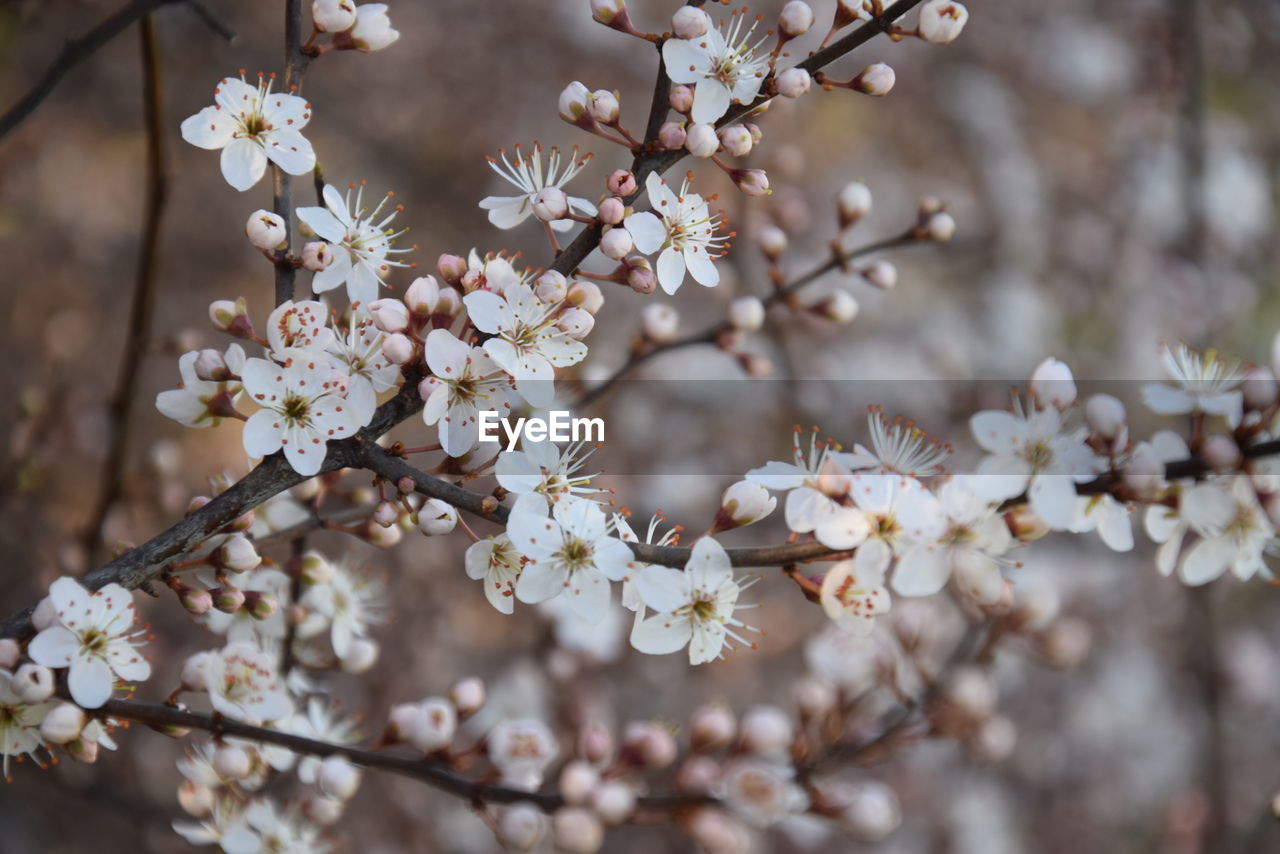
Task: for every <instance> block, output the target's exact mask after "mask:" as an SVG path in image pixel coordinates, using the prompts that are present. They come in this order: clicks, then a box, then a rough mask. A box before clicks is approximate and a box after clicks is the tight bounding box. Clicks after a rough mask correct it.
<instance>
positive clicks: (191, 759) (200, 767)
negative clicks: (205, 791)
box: [177, 741, 271, 812]
mask: <svg viewBox="0 0 1280 854" xmlns="http://www.w3.org/2000/svg"><path fill="white" fill-rule="evenodd" d="M237 746H240V747H243V748H244V750H245V752H246V753H247V754H248V755H249V769H250V770H249V773H248V774H244V775H240V776H237V777H236V778H235V779H232V778H230V777H226V776H224V775H223V774H222V773H220V772H219V771H218V769H217V768H216V767H215V766H214V761H213V759H214V755H215V754H216V753H217V751H218V747H219V744H218V743H217V742H214V741H193V742H191V743H190V744H188V747H187V752H186V754H184V755H183V756H182V758H180V759H179V760H178V762H177V766H178V773H180V774H181V775H182V776H183V777H184V778H186V779H187V780H190V781H191V782H192V783H195V784H196V785H198V786H204V787H206V788H209V789H216V788H219V787H221V786H226V785H229V784H231V783H234V784H235V785H236V786H237V787H239V788H240V789H243V790H244V791H246V792H256V791H257V790H258V789H261V788H262V787H263V786H264V785H265V784H266V782H267V777H268V775H270V773H271V768H270V766H268V765H267V763H266V762H263V761H262V758H261V756H259V755H258V751H257V750H256V749H255V748H254V747H253V745H251V744H249V743H247V742H245V743H243V744H242V743H239V742H237ZM215 812H216V810H215Z"/></svg>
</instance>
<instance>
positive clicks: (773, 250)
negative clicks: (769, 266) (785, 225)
mask: <svg viewBox="0 0 1280 854" xmlns="http://www.w3.org/2000/svg"><path fill="white" fill-rule="evenodd" d="M756 242H757V243H759V244H760V251H761V252H763V253H764V255H765V257H766V258H768V259H769V260H770V261H774V262H776V261H777V260H778V259H779V258H781V257H782V253H784V252H786V251H787V233H786V232H785V231H783V230H782V229H780V228H778V227H777V226H776V225H764V226H761V227H760V230H759V231H757V232H756Z"/></svg>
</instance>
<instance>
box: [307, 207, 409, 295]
mask: <svg viewBox="0 0 1280 854" xmlns="http://www.w3.org/2000/svg"><path fill="white" fill-rule="evenodd" d="M352 189H356V187H355V185H353V186H352V187H351V188H349V189H348V190H347V194H346V196H345V197H343V196H342V195H341V194H340V193H339V192H338V189H337V188H336V187H334V186H333V185H332V184H326V185H325V188H324V191H323V193H322V195H323V197H324V207H301V208H298V219H300V220H302V221H303V222H304V223H306V224H307V225H308V226H309V227H310V228H311V230H312V231H314V232H315V233H316V234H318V235H319V236H320V237H322V238H324V239H325V240H327V241H328V242H329V243H331V244H332V245H333V263H332V264H330V265H329V266H328V267H326V268H324V269H323V270H321V271H320V272H318V273H316V274H315V278H314V279H312V280H311V289H312V290H313V291H315V292H316V293H317V294H322V293H325V292H326V291H331V290H333V289H334V288H336V287H338V286H339V285H346V286H347V297H348V298H349V299H350V300H351V302H352V303H356V302H359V303H363V304H365V305H368V304H369V303H371V302H373V301H374V300H376V299H377V298H378V289H379V287H380V286H381V285H382V284H383V283H384V280H385V278H386V276H387V274H388V273H389V272H390V271H391V268H392V267H407V266H409V265H408V264H407V263H405V262H404V261H396V260H394V259H393V258H392V257H390V256H393V255H396V254H399V253H403V252H410V251H412V250H411V249H394V248H392V245H391V242H392V241H393V240H395V238H397V237H399V236H400V235H401V234H403V233H404V232H403V231H395V230H393V229H391V228H388V225H389V224H390V223H391V221H392V220H393V219H395V218H396V214H397V213H399V212H400V208H399V207H398V206H397V207H395V208H393V209H392V210H391V212H390V213H389V214H387V215H386V216H385V217H383V216H382V209H383V208H384V207H385V206H386V204H387V202H388V201H389V200H390V199H391V194H389V193H388V194H387V195H386V196H384V197H383V198H382V201H380V202H378V204H377V206H376V207H375V208H374V209H373V210H368V209H367V208H365V207H364V183H363V182H361V183H360V185H359V188H358V189H356V193H355V198H354V199H353V198H352V197H351V190H352ZM379 217H382V218H381V219H379Z"/></svg>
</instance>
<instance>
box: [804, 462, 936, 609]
mask: <svg viewBox="0 0 1280 854" xmlns="http://www.w3.org/2000/svg"><path fill="white" fill-rule="evenodd" d="M852 480H853V483H852V486H851V487H850V489H849V497H850V498H852V499H853V503H854V507H853V508H847V507H841V508H839V510H838V511H837V512H836V513H835V514H833V516H832V517H831V519H829V520H828V521H827V522H826V523H825V524H824V526H823V527H821V528H819V529H818V531H817V532H816V533H817V535H818V540H819V542H821V543H823V545H826V546H828V547H830V548H849V546H845V545H843V542H847V540H840V541H835V540H833V539H832V538H833V536H836V534H833V533H832V531H837V530H839V529H838V528H836V527H835V525H836V524H837V523H838V522H839V520H840V518H841V517H843V516H848V515H850V514H852V513H860V514H861V516H862V517H863V519H865V522H864V523H862V524H868V525H869V526H870V532H869V533H868V534H867V536H866V539H865V541H864V542H862V543H861V544H860V545H858V546H857V551H856V552H854V556H853V564H854V569H855V570H856V572H857V574H858V575H859V577H861V578H863V579H866V580H867V583H868V584H870V583H871V579H873V578H874V577H875V574H876V573H880V575H881V576H883V574H884V573H885V572H886V571H887V570H888V568H889V563H890V562H891V561H892V559H893V556H894V555H901V554H904V553H905V552H906V551H908V550H909V549H910V548H911V546H913V545H914V544H916V543H921V542H926V543H927V542H931V541H933V540H936V539H938V537H940V536H942V533H943V531H944V529H945V525H946V522H945V520H944V517H943V514H942V509H941V507H940V506H939V504H938V499H937V498H936V497H935V496H934V494H933V493H932V492H930V491H929V490H927V489H925V488H924V487H923V486H921V484H920V482H919V481H918V480H915V479H914V478H909V477H903V476H901V475H889V474H855V475H853V479H852ZM859 530H860V529H859ZM824 531H825V532H826V533H827V537H826V539H823V537H822V535H823V533H824Z"/></svg>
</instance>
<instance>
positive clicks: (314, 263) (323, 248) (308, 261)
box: [302, 240, 333, 273]
mask: <svg viewBox="0 0 1280 854" xmlns="http://www.w3.org/2000/svg"><path fill="white" fill-rule="evenodd" d="M332 263H333V247H331V246H330V245H329V244H328V243H325V242H324V241H323V240H312V241H311V242H309V243H304V244H303V246H302V267H303V269H305V270H310V271H311V272H313V273H319V272H320V271H321V270H325V269H328V267H329V265H330V264H332Z"/></svg>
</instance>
